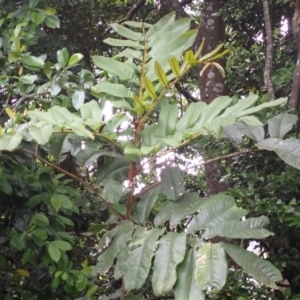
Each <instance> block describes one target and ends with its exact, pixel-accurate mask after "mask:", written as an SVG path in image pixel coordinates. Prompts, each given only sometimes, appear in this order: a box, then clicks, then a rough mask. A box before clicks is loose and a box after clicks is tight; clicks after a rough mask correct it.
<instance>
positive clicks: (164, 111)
mask: <svg viewBox="0 0 300 300" xmlns="http://www.w3.org/2000/svg"><path fill="white" fill-rule="evenodd" d="M177 119H178V108H177V105H176V104H165V105H164V106H162V108H161V111H160V113H159V118H158V127H157V129H156V135H157V136H159V137H166V136H168V135H172V134H174V133H175V130H176V123H177Z"/></svg>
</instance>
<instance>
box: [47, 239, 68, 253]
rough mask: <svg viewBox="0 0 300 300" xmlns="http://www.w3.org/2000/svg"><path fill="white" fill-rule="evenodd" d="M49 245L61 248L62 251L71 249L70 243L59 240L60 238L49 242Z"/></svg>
mask: <svg viewBox="0 0 300 300" xmlns="http://www.w3.org/2000/svg"><path fill="white" fill-rule="evenodd" d="M51 245H53V246H54V247H56V248H58V249H60V250H63V251H68V250H71V249H72V246H71V244H70V243H68V242H65V241H60V240H56V241H53V242H51Z"/></svg>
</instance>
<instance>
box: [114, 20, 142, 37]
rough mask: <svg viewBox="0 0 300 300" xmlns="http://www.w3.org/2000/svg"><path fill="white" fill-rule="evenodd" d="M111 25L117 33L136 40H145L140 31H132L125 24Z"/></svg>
mask: <svg viewBox="0 0 300 300" xmlns="http://www.w3.org/2000/svg"><path fill="white" fill-rule="evenodd" d="M109 27H111V28H112V29H113V30H114V31H115V32H116V33H118V34H119V35H121V36H123V37H125V38H128V39H131V40H134V41H144V37H143V35H142V34H141V33H140V32H135V31H132V30H130V29H128V28H126V27H125V26H122V25H119V24H117V23H114V24H110V25H109Z"/></svg>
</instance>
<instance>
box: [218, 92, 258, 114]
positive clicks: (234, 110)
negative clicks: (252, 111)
mask: <svg viewBox="0 0 300 300" xmlns="http://www.w3.org/2000/svg"><path fill="white" fill-rule="evenodd" d="M257 100H258V95H256V94H252V95H250V96H248V97H246V98H244V99H240V100H239V101H238V102H237V103H236V104H235V105H233V106H230V107H228V108H227V109H226V110H225V111H224V113H222V114H221V117H228V116H232V115H233V116H237V115H238V113H239V112H241V111H243V110H245V109H247V108H248V107H250V106H251V105H253V104H254V103H255V102H256V101H257Z"/></svg>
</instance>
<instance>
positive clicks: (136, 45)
mask: <svg viewBox="0 0 300 300" xmlns="http://www.w3.org/2000/svg"><path fill="white" fill-rule="evenodd" d="M103 42H104V43H106V44H108V45H110V46H114V47H132V48H134V49H143V47H142V45H141V44H140V43H139V42H133V41H130V40H119V39H112V38H108V39H105V40H104V41H103Z"/></svg>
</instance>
